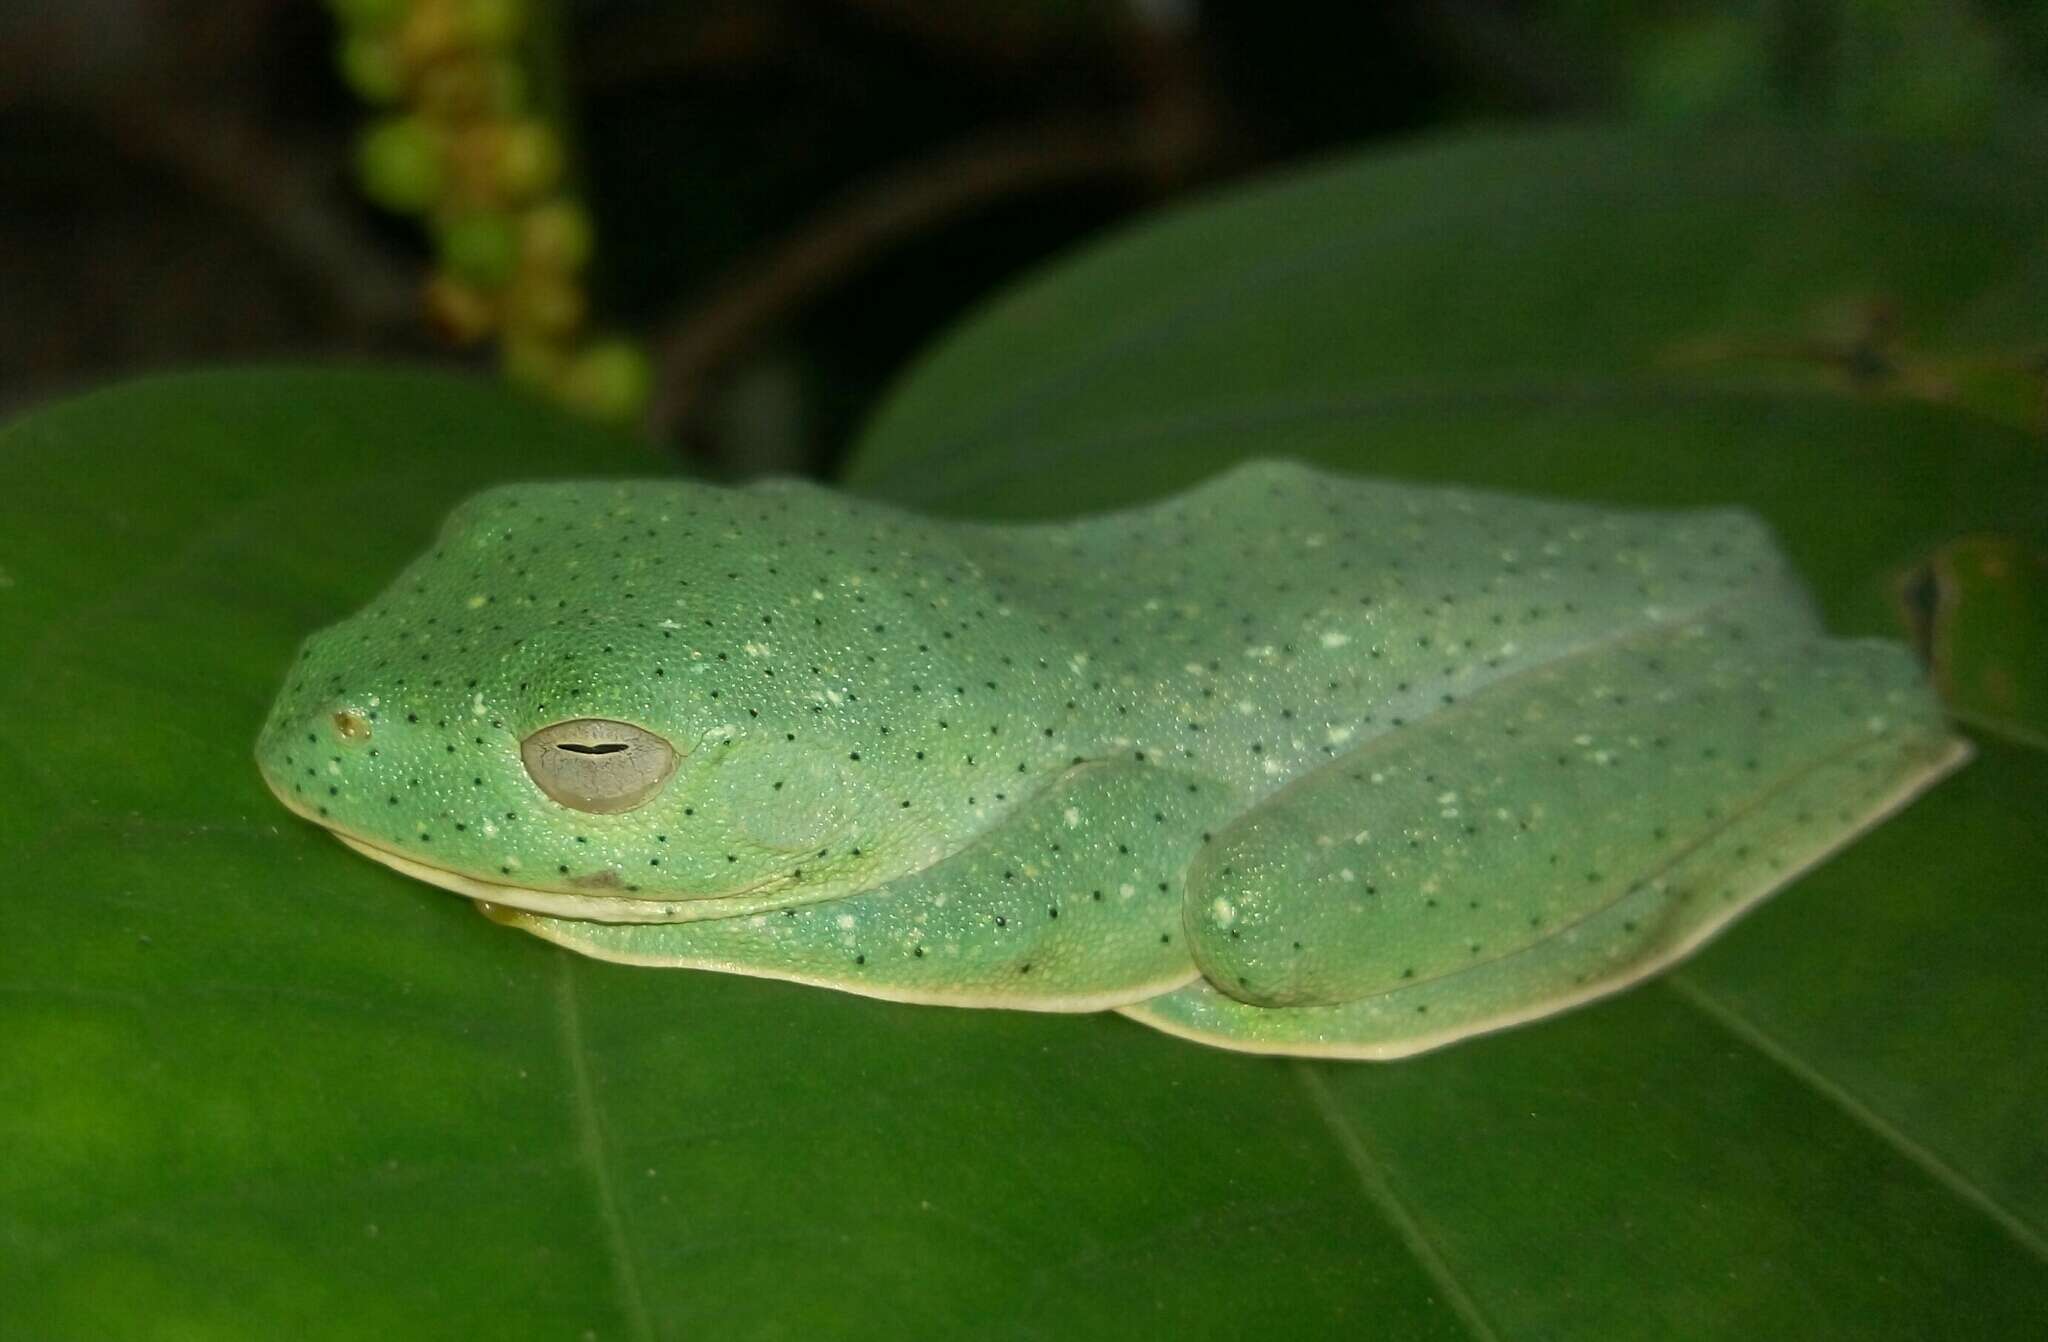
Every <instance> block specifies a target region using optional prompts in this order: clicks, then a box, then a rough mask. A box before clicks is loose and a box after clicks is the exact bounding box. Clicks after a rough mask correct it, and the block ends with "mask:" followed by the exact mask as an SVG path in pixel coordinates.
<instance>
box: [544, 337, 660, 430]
mask: <svg viewBox="0 0 2048 1342" xmlns="http://www.w3.org/2000/svg"><path fill="white" fill-rule="evenodd" d="M653 380H654V374H653V370H652V369H650V368H649V367H648V364H647V356H646V355H645V354H644V353H642V352H641V350H640V347H639V346H638V345H636V344H634V343H633V342H631V341H629V340H604V341H599V342H598V343H597V344H594V345H591V346H590V347H588V348H587V349H585V350H583V351H582V352H581V353H579V354H578V355H576V357H575V358H574V359H573V360H572V361H571V362H570V364H569V367H568V370H567V371H566V372H565V373H564V374H563V376H562V380H561V396H562V400H563V401H564V402H566V403H567V404H569V405H571V406H573V407H575V408H576V409H578V410H581V411H582V412H583V413H584V414H587V415H589V416H590V417H591V418H593V419H600V420H604V421H605V422H607V423H610V424H628V423H631V422H632V421H633V420H635V419H638V418H639V417H640V412H641V410H642V409H643V408H644V407H645V406H646V404H647V394H648V391H649V390H650V388H651V386H652V384H653Z"/></svg>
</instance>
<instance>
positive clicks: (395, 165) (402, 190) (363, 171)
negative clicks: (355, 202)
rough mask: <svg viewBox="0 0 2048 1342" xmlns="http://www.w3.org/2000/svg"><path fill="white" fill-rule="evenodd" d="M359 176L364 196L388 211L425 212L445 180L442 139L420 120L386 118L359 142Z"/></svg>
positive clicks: (357, 163)
mask: <svg viewBox="0 0 2048 1342" xmlns="http://www.w3.org/2000/svg"><path fill="white" fill-rule="evenodd" d="M356 174H357V176H358V177H360V178H361V179H362V184H363V192H364V194H365V195H367V196H369V197H370V199H371V200H374V201H376V202H377V203H378V204H379V205H382V206H384V207H385V208H386V209H389V210H397V211H400V212H401V213H408V214H409V213H414V212H417V211H420V210H424V209H425V208H426V207H427V206H429V205H431V204H432V203H433V202H434V199H435V198H436V197H437V196H439V195H440V193H441V186H442V182H443V180H444V177H445V174H444V172H443V171H442V152H441V140H440V137H439V136H438V135H436V134H435V133H434V130H433V128H432V127H431V126H429V125H428V124H427V123H426V122H424V121H422V120H420V119H419V118H418V117H387V118H386V119H384V120H382V121H379V122H377V123H376V124H375V125H373V126H371V127H370V128H369V129H368V130H366V131H364V132H363V135H362V138H361V139H360V140H358V141H357V143H356Z"/></svg>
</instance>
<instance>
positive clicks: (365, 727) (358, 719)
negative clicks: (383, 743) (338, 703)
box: [332, 709, 370, 744]
mask: <svg viewBox="0 0 2048 1342" xmlns="http://www.w3.org/2000/svg"><path fill="white" fill-rule="evenodd" d="M332 721H333V723H334V734H335V735H336V736H339V737H340V738H341V739H342V740H344V741H347V742H349V743H350V744H359V743H361V742H364V741H367V740H369V739H370V720H369V719H368V718H366V717H364V716H363V715H362V714H360V713H351V712H349V711H348V710H347V709H343V710H341V711H340V712H338V713H336V714H335V715H334V717H333V718H332Z"/></svg>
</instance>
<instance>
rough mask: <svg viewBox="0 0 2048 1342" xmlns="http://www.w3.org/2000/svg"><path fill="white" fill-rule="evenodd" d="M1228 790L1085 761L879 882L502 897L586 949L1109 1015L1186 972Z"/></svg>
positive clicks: (889, 992) (500, 912) (554, 936)
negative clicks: (764, 895) (918, 867)
mask: <svg viewBox="0 0 2048 1342" xmlns="http://www.w3.org/2000/svg"><path fill="white" fill-rule="evenodd" d="M1228 806H1229V802H1228V799H1227V798H1226V797H1225V796H1224V795H1223V793H1222V791H1221V789H1220V787H1217V786H1215V785H1212V784H1209V783H1207V782H1205V781H1203V780H1201V779H1196V778H1192V777H1190V776H1188V775H1185V774H1181V773H1178V772H1176V771H1173V770H1170V769H1162V768H1157V767H1151V766H1145V765H1138V764H1134V763H1096V764H1084V765H1078V766H1076V767H1074V768H1072V769H1070V770H1068V771H1067V773H1066V774H1065V775H1064V776H1063V777H1062V778H1061V779H1060V780H1059V781H1058V782H1056V783H1054V784H1052V785H1051V786H1049V787H1047V788H1046V789H1045V791H1044V792H1043V793H1042V794H1041V795H1039V796H1037V797H1035V798H1033V799H1031V800H1030V801H1028V802H1026V803H1024V804H1023V805H1022V806H1021V807H1020V808H1019V809H1018V810H1017V811H1016V812H1015V813H1013V814H1012V815H1011V816H1009V817H1008V818H1007V819H1005V820H1004V821H1003V822H1002V823H1000V824H999V825H997V826H995V827H994V828H993V829H991V830H990V831H988V832H987V833H986V834H984V835H983V836H981V837H980V838H979V839H978V840H976V841H975V842H974V843H973V844H972V845H970V846H969V847H967V848H965V849H963V850H961V851H960V852H958V853H955V854H953V855H951V856H949V857H946V858H944V859H942V860H940V861H938V862H937V863H935V864H934V865H932V866H930V867H927V868H925V869H924V870H923V871H920V872H916V873H913V874H912V875H909V876H906V877H903V878H901V879H899V880H896V881H893V882H891V883H890V884H889V885H887V886H884V887H882V888H880V889H877V890H872V891H868V892H866V893H863V894H858V895H850V896H847V897H845V898H841V899H834V900H827V901H824V902H821V903H817V904H808V905H802V906H799V907H796V908H790V909H783V910H779V911H776V912H771V913H763V914H753V915H748V916H743V917H735V918H721V919H711V920H704V921H698V922H689V923H641V924H627V923H594V922H585V921H580V920H576V919H565V918H548V917H543V916H540V915H535V914H526V913H519V912H517V911H513V910H504V909H493V910H492V911H491V912H492V916H493V917H495V918H497V919H498V920H499V921H501V922H507V923H511V924H513V925H515V926H518V927H522V928H525V929H526V930H527V931H530V932H533V933H535V934H537V935H539V936H542V937H546V938H547V939H549V940H551V941H555V942H558V943H560V944H561V945H564V946H567V947H569V948H570V949H572V950H576V951H580V952H582V953H584V954H586V955H592V956H597V957H599V958H601V959H606V960H617V961H622V962H625V963H629V964H640V965H656V966H670V967H678V968H690V969H712V970H722V971H725V972H728V973H735V974H752V975H758V976H761V977H765V978H779V979H791V980H795V981H797V982H801V983H810V984H816V985H819V986H822V987H829V988H838V989H841V990H843V991H846V992H853V993H860V994H863V995H865V996H869V997H882V998H887V999H890V1000H892V1001H901V1002H928V1003H935V1004H941V1005H953V1006H999V1007H1012V1008H1022V1009H1029V1010H1041V1011H1096V1010H1101V1009H1103V1008H1106V1007H1112V1006H1117V1005H1120V1004H1122V1003H1125V1002H1133V1001H1138V1000H1141V999H1143V998H1146V997H1151V996H1154V995H1156V994H1158V993H1161V992H1165V991H1168V990H1169V989H1171V988H1173V987H1176V986H1178V985H1181V984H1184V983H1187V982H1188V981H1190V980H1191V979H1192V978H1193V977H1194V975H1195V971H1194V966H1193V964H1192V963H1191V962H1190V960H1189V959H1188V951H1187V942H1186V935H1185V933H1184V932H1183V930H1182V927H1181V886H1180V873H1181V870H1182V869H1183V868H1184V867H1185V865H1186V860H1187V854H1188V852H1189V851H1190V850H1191V849H1192V848H1193V847H1194V846H1196V845H1197V844H1199V842H1200V835H1201V834H1202V832H1203V831H1204V830H1206V829H1208V828H1210V827H1211V826H1213V825H1214V824H1215V823H1216V822H1217V818H1218V817H1219V816H1220V815H1222V814H1224V813H1226V812H1227V810H1228Z"/></svg>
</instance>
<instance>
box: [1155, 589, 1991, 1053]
mask: <svg viewBox="0 0 2048 1342" xmlns="http://www.w3.org/2000/svg"><path fill="white" fill-rule="evenodd" d="M1967 753H1968V752H1967V748H1966V747H1965V746H1964V745H1963V744H1962V743H1961V742H1960V741H1957V740H1955V739H1954V738H1952V737H1950V736H1949V734H1948V732H1947V731H1946V729H1945V727H1944V724H1943V720H1942V717H1941V714H1940V711H1939V708H1938V706H1937V704H1936V703H1935V701H1934V700H1933V698H1932V696H1931V695H1930V694H1929V693H1928V691H1927V690H1926V688H1925V687H1924V685H1923V684H1922V683H1921V681H1920V677H1919V674H1918V671H1917V668H1916V667H1915V666H1914V665H1913V664H1912V662H1911V660H1910V658H1909V657H1908V656H1907V654H1906V652H1905V651H1904V650H1903V649H1902V648H1899V647H1897V646H1895V645H1891V644H1883V643H1875V642H1853V641H1839V640H1828V639H1825V638H1822V637H1819V636H1818V635H1817V634H1815V633H1814V632H1813V631H1812V628H1811V626H1810V624H1808V623H1807V622H1806V621H1805V620H1804V619H1803V618H1802V617H1799V616H1798V615H1796V614H1795V613H1793V612H1791V611H1789V610H1782V609H1781V610H1778V611H1776V612H1775V613H1774V612H1773V611H1771V610H1767V609H1751V610H1749V611H1748V612H1747V613H1746V614H1744V613H1735V614H1723V615H1720V616H1717V617H1714V618H1709V619H1703V620H1699V621H1695V622H1686V623H1681V624H1673V625H1667V626H1664V627H1661V628H1657V629H1653V630H1651V631H1648V632H1645V633H1642V634H1639V635H1637V636H1635V637H1632V638H1630V639H1628V640H1626V641H1622V642H1617V643H1613V644H1609V645H1606V646H1603V647H1600V648H1596V649H1590V650H1588V651H1586V652H1584V653H1581V654H1578V655H1575V656H1572V657H1568V658H1565V659H1561V660H1559V661H1556V662H1553V663H1551V664H1548V665H1546V666H1545V667H1543V668H1541V669H1538V670H1535V671H1533V672H1530V673H1527V674H1524V675H1521V676H1517V677H1512V678H1510V679H1508V680H1504V681H1501V682H1497V683H1496V684H1494V685H1493V686H1490V687H1488V688H1486V689H1484V690H1482V691H1479V692H1478V693H1475V694H1473V695H1472V696H1470V697H1469V698H1467V699H1465V700H1463V701H1462V702H1459V703H1456V704H1453V705H1451V706H1448V707H1446V708H1444V709H1443V710H1441V711H1439V712H1437V713H1435V714H1432V715H1431V716H1430V717H1428V718H1426V719H1424V720H1422V721H1419V722H1416V723H1414V724H1412V725H1410V726H1408V727H1405V728H1401V729H1398V730H1395V731H1392V732H1389V733H1386V734H1384V735H1382V736H1379V737H1376V738H1373V739H1372V740H1370V741H1368V742H1365V743H1363V744H1361V745H1360V746H1359V747H1357V748H1356V749H1354V750H1353V751H1352V752H1351V753H1350V754H1348V755H1347V756H1345V757H1342V758H1340V759H1338V760H1335V761H1333V762H1332V763H1331V764H1329V765H1327V766H1325V767H1324V768H1322V769H1321V770H1319V771H1317V772H1316V773H1314V774H1312V775H1308V776H1306V777H1304V778H1302V779H1301V780H1299V781H1297V782H1295V783H1294V784H1292V785H1290V786H1288V787H1286V788H1284V789H1283V790H1281V791H1280V792H1278V793H1276V794H1274V795H1273V796H1272V797H1270V798H1269V799H1267V800H1266V801H1265V802H1264V803H1263V804H1261V805H1259V806H1257V807H1254V808H1253V809H1252V810H1250V811H1249V812H1247V813H1245V814H1244V815H1243V816H1242V817H1240V818H1239V819H1237V820H1236V821H1234V822H1233V823H1232V824H1231V826H1230V827H1228V828H1227V829H1225V830H1223V831H1220V832H1218V833H1217V834H1216V835H1215V840H1214V842H1213V843H1211V844H1210V845H1208V846H1206V847H1205V848H1203V850H1202V851H1201V853H1200V855H1199V856H1198V857H1197V859H1196V860H1195V862H1194V864H1193V865H1192V867H1191V869H1190V871H1189V875H1188V906H1187V925H1188V931H1189V937H1190V941H1191V944H1192V949H1193V951H1194V955H1195V959H1196V962H1197V964H1198V965H1199V966H1200V968H1201V969H1202V972H1203V976H1204V977H1203V980H1202V981H1200V982H1197V983H1194V984H1191V985H1189V986H1186V987H1183V988H1180V989H1178V990H1176V991H1173V992H1170V993H1166V994H1163V995H1161V996H1160V997H1158V998H1155V999H1153V1000H1150V1001H1146V1002H1143V1003H1138V1004H1134V1005H1130V1006H1126V1007H1122V1008H1120V1010H1122V1011H1123V1012H1124V1014H1126V1015H1128V1016H1131V1017H1132V1018H1134V1019H1136V1020H1139V1021H1142V1022H1143V1023H1145V1024H1147V1025H1151V1026H1154V1027H1156V1028H1158V1029H1161V1030H1165V1031H1168V1032H1170V1033H1173V1034H1177V1035H1181V1036H1184V1037H1187V1038H1190V1039H1196V1040H1200V1041H1203V1042H1206V1043H1210V1044H1216V1045H1220V1046H1222V1047H1225V1048H1234V1049H1242V1050H1247V1051H1251V1052H1262V1053H1291V1054H1303V1055H1311V1056H1322V1057H1339V1058H1395V1057H1401V1056H1404V1055H1407V1054H1411V1053H1416V1052H1420V1051H1422V1050H1425V1049H1430V1048H1435V1047H1438V1046H1441V1045H1443V1044H1448V1043H1451V1042H1454V1041H1456V1040H1458V1039H1462V1038H1465V1037H1467V1036H1470V1035H1474V1034H1479V1033H1483V1032H1485V1031H1489V1030H1496V1029H1501V1028H1503V1027H1506V1026H1510V1025H1515V1024H1519V1023H1521V1022H1524V1021H1529V1020H1533V1019H1536V1018H1538V1017H1541V1016H1545V1015H1549V1014H1551V1013H1553V1012H1556V1011H1560V1010H1563V1009H1565V1008H1567V1007H1570V1006H1574V1005H1576V1004H1578V1003H1581V1002H1585V1001H1589V1000H1591V999H1593V998H1596V997H1599V996H1602V995H1604V994H1607V993H1611V992H1614V991H1616V990H1618V989H1621V988H1624V987H1626V986H1628V985H1629V984H1631V983H1635V982H1637V981H1639V980H1641V979H1643V978H1644V977H1646V976H1647V975H1650V974H1652V973H1655V972H1656V971H1657V970H1659V969H1661V968H1663V967H1665V966H1667V965H1669V964H1671V963H1672V962H1673V961H1675V960H1677V959H1679V958H1680V957H1682V956H1684V955H1686V954H1687V953H1689V952H1690V951H1692V950H1694V949H1695V948H1696V947H1698V946H1699V945H1700V944H1701V943H1702V942H1704V941H1705V940H1706V939H1707V938H1709V937H1710V936H1712V935H1713V934H1714V933H1715V932H1717V931H1718V930H1720V929H1721V928H1722V927H1724V926H1725V925H1726V924H1727V923H1728V922H1729V921H1730V920H1731V919H1733V918H1735V917H1736V916H1738V915H1739V914H1741V913H1742V912H1744V911H1745V910H1747V909H1748V908H1750V907H1752V906H1753V905H1755V904H1756V902H1757V901H1759V900H1761V899H1762V898H1764V897H1765V896H1766V895H1768V894H1770V893H1771V892H1772V891H1773V890H1775V889H1777V888H1778V887H1780V886H1782V885H1783V884H1785V883H1786V882H1787V881H1790V880H1791V879H1793V877H1795V876H1796V875H1798V874H1799V873H1800V872H1801V871H1802V870H1804V869H1806V868H1808V867H1810V866H1812V865H1813V864H1814V863H1816V862H1819V861H1820V860H1821V859H1822V858H1824V857H1826V856H1827V855H1828V854H1829V853H1831V852H1833V851H1834V850H1835V849H1837V848H1839V847H1841V846H1842V845H1843V844H1845V843H1847V842H1848V841H1849V840H1851V839H1852V838H1854V837H1855V836H1856V835H1857V834H1859V833H1861V832H1862V831H1864V830H1865V829H1867V828H1869V827H1871V826H1872V825H1875V824H1876V823H1877V822H1879V821H1880V820H1882V819H1883V818H1884V817H1885V816H1886V815H1888V814H1889V813H1891V812H1892V811H1894V810H1896V809H1897V808H1899V807H1901V806H1903V805H1904V804H1906V803H1907V802H1908V801H1910V800H1911V799H1912V798H1913V797H1914V796H1915V795H1916V794H1917V793H1919V792H1920V791H1921V790H1922V789H1924V788H1926V787H1928V786H1929V785H1931V784H1932V783H1933V782H1934V781H1936V780H1937V779H1939V778H1940V777H1942V776H1943V775H1944V774H1946V773H1947V772H1948V771H1949V770H1951V769H1953V768H1954V767H1956V766H1957V765H1958V764H1960V763H1961V762H1962V760H1963V759H1964V758H1966V756H1967Z"/></svg>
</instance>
